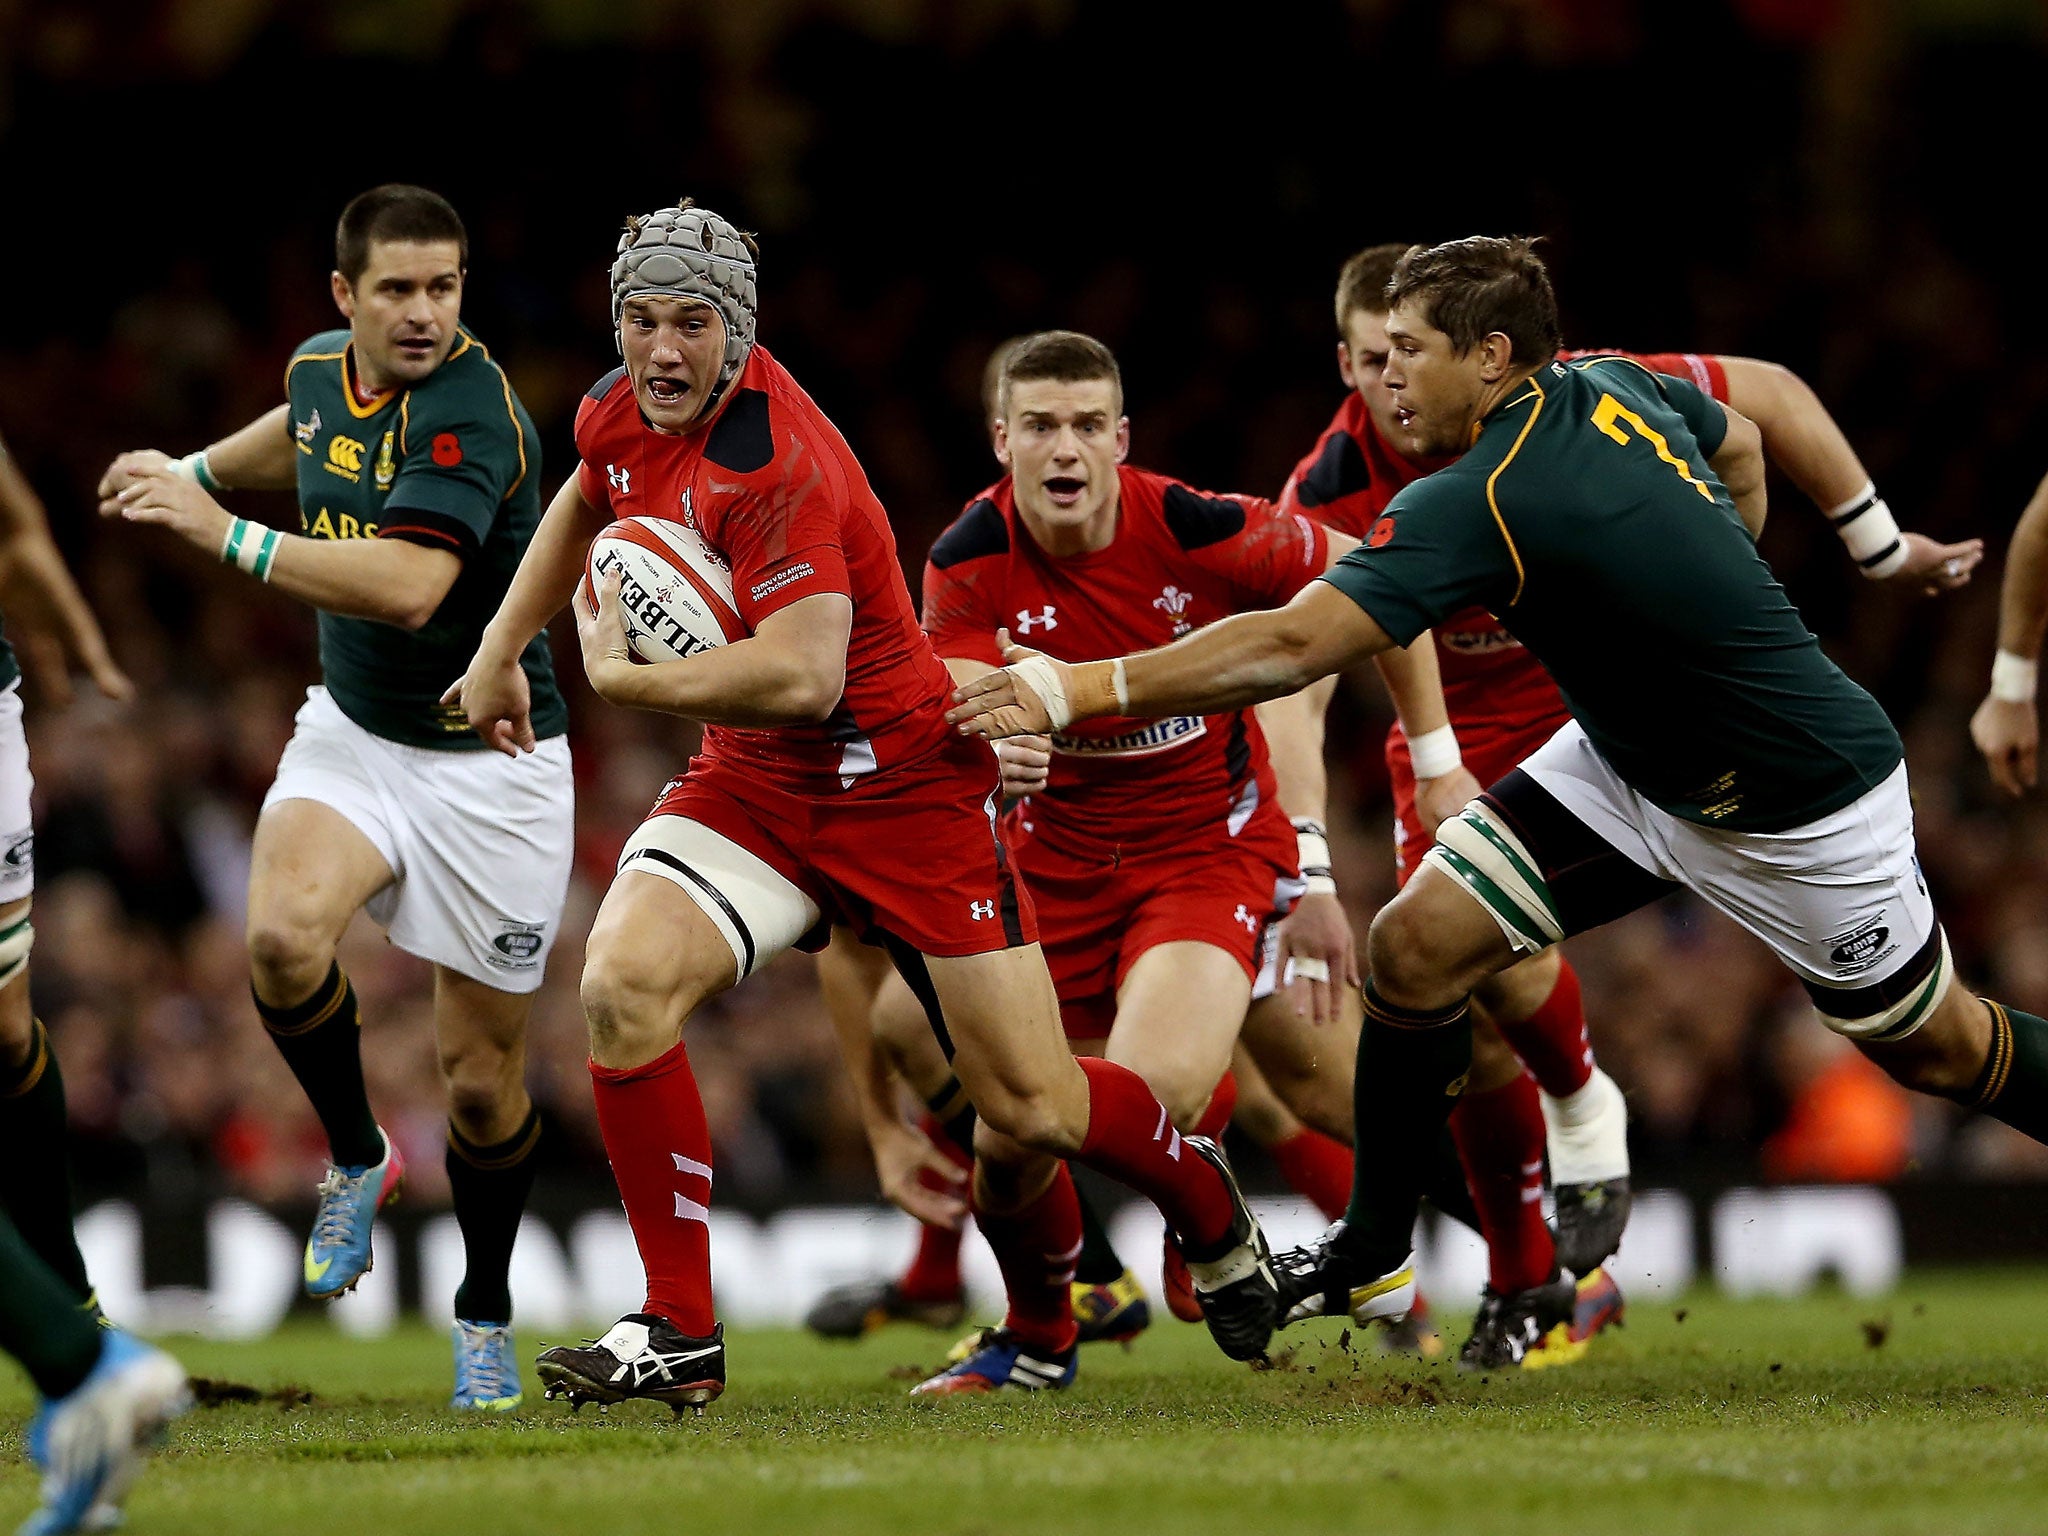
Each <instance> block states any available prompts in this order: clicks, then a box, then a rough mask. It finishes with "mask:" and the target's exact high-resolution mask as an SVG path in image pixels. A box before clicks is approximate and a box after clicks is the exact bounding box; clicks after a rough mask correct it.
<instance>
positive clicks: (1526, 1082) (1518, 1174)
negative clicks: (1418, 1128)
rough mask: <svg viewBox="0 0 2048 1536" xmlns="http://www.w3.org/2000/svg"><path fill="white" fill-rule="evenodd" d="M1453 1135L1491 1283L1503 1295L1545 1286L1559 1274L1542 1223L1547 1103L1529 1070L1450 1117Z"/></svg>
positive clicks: (1463, 1102) (1475, 1096) (1472, 1096)
mask: <svg viewBox="0 0 2048 1536" xmlns="http://www.w3.org/2000/svg"><path fill="white" fill-rule="evenodd" d="M1451 1135H1452V1136H1453V1137H1455V1138H1456V1139H1457V1143H1458V1157H1459V1159H1460V1161H1462V1162H1463V1163H1464V1165H1465V1182H1466V1183H1467V1184H1469V1185H1470V1186H1471V1188H1472V1200H1473V1203H1474V1204H1475V1205H1477V1206H1478V1207H1479V1230H1480V1232H1481V1233H1482V1234H1483V1235H1484V1236H1485V1238H1486V1279H1487V1284H1489V1285H1491V1286H1492V1287H1493V1288H1494V1290H1496V1291H1498V1292H1499V1293H1500V1294H1501V1295H1503V1296H1505V1295H1508V1294H1509V1293H1511V1292H1514V1291H1524V1290H1527V1289H1528V1288H1529V1287H1530V1286H1532V1285H1541V1284H1542V1283H1543V1282H1544V1281H1546V1280H1548V1279H1549V1278H1550V1272H1551V1271H1552V1270H1554V1269H1555V1268H1557V1249H1556V1247H1555V1246H1554V1245H1553V1244H1552V1242H1551V1240H1550V1229H1549V1228H1548V1227H1546V1226H1545V1225H1544V1224H1543V1101H1542V1099H1541V1098H1539V1097H1538V1096H1537V1092H1536V1079H1535V1078H1533V1077H1531V1076H1530V1075H1529V1074H1528V1073H1527V1072H1522V1073H1519V1074H1517V1075H1516V1077H1515V1080H1514V1081H1513V1082H1511V1083H1508V1084H1507V1085H1506V1086H1504V1087H1500V1088H1495V1089H1493V1090H1492V1091H1490V1092H1487V1093H1467V1094H1466V1095H1465V1096H1464V1097H1463V1098H1462V1099H1460V1100H1459V1101H1458V1107H1457V1108H1456V1109H1454V1110H1452V1111H1451Z"/></svg>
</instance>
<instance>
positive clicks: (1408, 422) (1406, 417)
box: [1394, 405, 1415, 427]
mask: <svg viewBox="0 0 2048 1536" xmlns="http://www.w3.org/2000/svg"><path fill="white" fill-rule="evenodd" d="M1394 419H1395V420H1396V421H1398V422H1400V423H1401V425H1402V426H1403V427H1412V426H1414V425H1415V411H1414V408H1413V407H1412V406H1406V405H1403V406H1397V407H1396V408H1395V410H1394Z"/></svg>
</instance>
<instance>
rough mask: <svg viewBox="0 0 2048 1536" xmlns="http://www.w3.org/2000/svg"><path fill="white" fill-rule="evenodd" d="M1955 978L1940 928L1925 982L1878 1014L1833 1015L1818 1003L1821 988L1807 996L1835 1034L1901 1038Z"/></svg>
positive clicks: (1922, 1018)
mask: <svg viewBox="0 0 2048 1536" xmlns="http://www.w3.org/2000/svg"><path fill="white" fill-rule="evenodd" d="M1955 977H1956V971H1955V965H1954V963H1953V962H1952V961H1951V960H1950V959H1949V953H1948V931H1947V930H1946V929H1944V930H1943V931H1942V935H1941V955H1940V957H1939V958H1938V959H1937V960H1936V961H1935V962H1934V969H1933V971H1932V972H1930V973H1929V974H1928V977H1927V980H1926V983H1925V984H1924V985H1922V986H1918V987H1915V988H1914V989H1913V991H1912V993H1911V994H1910V995H1909V996H1907V997H1904V998H1901V999H1900V1000H1899V1001H1898V1002H1896V1003H1894V1004H1892V1005H1891V1007H1889V1008H1887V1009H1885V1010H1884V1011H1883V1012H1882V1013H1873V1014H1867V1015H1865V1016H1864V1017H1863V1018H1860V1019H1843V1018H1837V1017H1836V1016H1835V1015H1834V1014H1832V1013H1829V1012H1828V1010H1827V1008H1826V1007H1825V1006H1824V1005H1823V1004H1822V1003H1821V995H1822V993H1823V991H1824V989H1822V988H1819V987H1813V988H1810V989H1809V991H1808V995H1809V996H1811V997H1812V998H1813V999H1814V1011H1815V1012H1816V1013H1818V1014H1819V1015H1820V1021H1821V1023H1823V1024H1825V1025H1827V1027H1828V1028H1829V1029H1832V1030H1833V1031H1834V1032H1835V1033H1836V1034H1838V1035H1846V1036H1848V1038H1850V1039H1851V1040H1903V1039H1905V1038H1906V1036H1908V1035H1910V1034H1912V1033H1913V1031H1914V1030H1916V1029H1918V1028H1919V1027H1920V1026H1921V1025H1922V1024H1924V1023H1926V1022H1927V1016H1928V1015H1929V1014H1931V1013H1933V1012H1934V1010H1935V1008H1936V1007H1937V1006H1939V1005H1940V1003H1941V1000H1942V998H1943V997H1945V996H1946V995H1947V994H1948V988H1949V983H1950V982H1952V981H1954V980H1955Z"/></svg>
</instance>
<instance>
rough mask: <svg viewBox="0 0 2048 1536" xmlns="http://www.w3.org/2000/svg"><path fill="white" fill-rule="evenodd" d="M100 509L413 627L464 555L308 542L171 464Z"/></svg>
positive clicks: (361, 615)
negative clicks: (237, 508) (250, 515)
mask: <svg viewBox="0 0 2048 1536" xmlns="http://www.w3.org/2000/svg"><path fill="white" fill-rule="evenodd" d="M100 511H101V512H102V513H110V515H113V516H118V517H120V518H122V519H123V520H124V521H127V522H131V523H154V524H156V525H157V526H158V527H160V528H168V529H170V530H171V532H173V533H175V534H177V535H178V537H179V538H181V539H183V540H185V541H186V542H187V543H188V544H191V545H193V546H194V547H196V548H198V549H201V550H204V551H205V552H206V553H207V554H210V555H213V556H216V557H217V558H218V559H220V560H221V561H222V563H224V564H228V565H233V566H236V567H237V568H239V569H241V570H243V571H246V572H248V573H249V574H250V575H252V576H254V577H255V578H256V579H257V580H258V581H263V582H268V583H269V584H270V585H271V586H273V587H276V588H277V589H278V590H279V591H281V592H284V593H287V594H289V595H290V596H292V597H296V598H298V599H299V600H300V601H301V602H304V603H310V604H312V605H313V606H314V607H315V608H318V609H321V610H322V611H324V612H327V613H337V614H342V615H344V616H346V617H348V618H353V619H376V620H379V621H381V622H382V623H385V624H395V625H397V626H398V627H399V628H400V629H408V630H410V629H418V628H419V627H420V626H421V625H423V624H425V623H426V622H427V620H429V619H431V618H432V617H433V616H434V611H435V610H436V609H438V608H439V607H440V606H441V600H442V599H443V598H444V597H446V596H447V595H448V589H449V588H450V587H452V586H454V585H455V578H456V577H457V576H459V575H460V574H461V573H462V557H461V556H459V555H457V554H456V553H455V552H454V551H453V550H448V549H430V548H428V547H426V546H425V545H421V544H413V543H409V542H407V541H405V540H403V539H388V538H386V539H309V538H304V537H301V536H300V535H298V534H295V533H285V532H283V531H282V530H280V529H276V528H269V527H265V526H264V525H263V524H261V523H252V522H249V521H248V520H247V519H245V518H239V517H235V516H232V515H231V514H230V513H229V512H228V510H227V509H226V508H225V507H223V506H222V505H221V504H220V503H219V502H217V501H215V500H214V499H213V497H212V496H210V495H208V494H207V492H206V490H205V489H204V488H203V487H202V486H201V485H200V484H199V483H198V482H197V481H195V480H188V479H186V478H185V477H184V476H183V475H181V474H179V473H178V472H177V471H176V470H174V469H171V468H168V467H166V468H161V469H145V470H138V471H137V472H135V473H134V474H133V475H132V476H131V477H130V478H129V482H128V484H127V486H126V487H125V488H124V489H122V490H120V491H118V492H116V493H115V494H114V495H113V496H112V497H111V498H110V499H109V500H107V501H103V502H102V503H101V504H100Z"/></svg>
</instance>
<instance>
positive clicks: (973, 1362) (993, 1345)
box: [910, 1328, 1080, 1397]
mask: <svg viewBox="0 0 2048 1536" xmlns="http://www.w3.org/2000/svg"><path fill="white" fill-rule="evenodd" d="M1079 1361H1080V1350H1079V1348H1078V1347H1077V1346H1075V1345H1071V1344H1070V1345H1068V1346H1067V1347H1066V1348H1065V1349H1061V1350H1048V1349H1040V1348H1038V1347H1036V1346H1035V1345H1026V1344H1025V1343H1024V1341H1023V1340H1021V1339H1019V1338H1018V1337H1017V1335H1015V1334H1014V1333H1012V1332H1010V1330H1009V1329H1007V1328H986V1329H983V1330H982V1332H981V1334H980V1335H979V1337H978V1338H976V1339H975V1340H974V1347H973V1349H972V1350H971V1352H969V1353H968V1354H967V1355H966V1356H965V1357H964V1358H962V1359H960V1360H958V1361H955V1362H954V1363H953V1364H952V1365H949V1366H947V1367H946V1368H945V1369H944V1370H943V1371H941V1372H939V1374H938V1375H936V1376H933V1377H931V1378H930V1379H928V1380H925V1381H921V1382H919V1383H918V1384H917V1385H916V1386H914V1387H912V1388H911V1389H910V1395H911V1396H912V1397H953V1396H956V1395H958V1394H960V1393H963V1392H995V1391H998V1390H1000V1389H1001V1388H1003V1387H1022V1388H1024V1389H1025V1390H1026V1391H1028V1392H1045V1391H1057V1390H1058V1389H1059V1388H1061V1387H1070V1386H1072V1385H1073V1384H1074V1372H1075V1369H1076V1368H1077V1366H1078V1365H1079Z"/></svg>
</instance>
